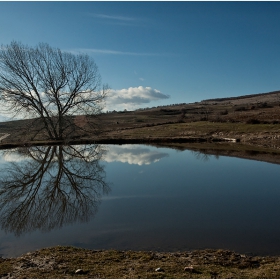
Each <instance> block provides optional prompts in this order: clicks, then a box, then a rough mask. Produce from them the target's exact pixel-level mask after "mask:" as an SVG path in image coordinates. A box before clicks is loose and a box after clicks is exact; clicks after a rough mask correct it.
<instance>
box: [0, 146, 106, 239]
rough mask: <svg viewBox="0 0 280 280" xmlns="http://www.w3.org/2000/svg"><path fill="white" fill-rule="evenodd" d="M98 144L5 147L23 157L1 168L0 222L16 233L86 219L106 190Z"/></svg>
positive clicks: (100, 149) (45, 229) (45, 228)
mask: <svg viewBox="0 0 280 280" xmlns="http://www.w3.org/2000/svg"><path fill="white" fill-rule="evenodd" d="M102 151H103V150H102V147H101V146H100V145H79V146H78V145H77V146H45V147H30V148H19V149H17V150H13V151H6V152H5V155H6V156H7V155H9V156H11V153H15V152H16V153H17V155H18V156H20V157H21V158H22V157H23V158H24V160H22V161H19V162H13V163H10V164H9V165H8V167H7V168H5V169H4V170H2V172H1V173H2V174H1V179H0V184H1V189H0V201H1V210H0V215H1V217H0V223H1V226H2V228H3V229H4V230H5V231H10V232H14V233H15V234H16V235H18V236H19V235H21V234H24V233H26V232H31V231H33V230H37V229H39V230H42V231H48V230H51V229H54V228H58V227H62V226H63V225H66V224H70V223H73V222H76V221H81V222H86V221H88V220H89V219H90V217H93V216H94V215H95V213H96V212H97V210H98V205H99V203H100V200H101V196H102V194H107V193H108V192H109V191H110V188H109V186H108V184H107V183H106V182H105V171H104V169H103V167H102V166H101V165H100V164H99V160H100V158H101V156H102Z"/></svg>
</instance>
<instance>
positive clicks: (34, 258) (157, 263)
mask: <svg viewBox="0 0 280 280" xmlns="http://www.w3.org/2000/svg"><path fill="white" fill-rule="evenodd" d="M0 275H1V277H2V278H107V279H108V278H134V279H135V278H280V257H256V256H254V257H252V256H247V255H240V254H237V253H234V252H231V251H226V250H200V251H192V252H183V253H158V252H135V251H114V250H107V251H92V250H86V249H79V248H74V247H61V246H58V247H52V248H46V249H42V250H39V251H35V252H33V253H28V254H26V255H23V256H22V257H19V258H15V259H2V260H1V263H0Z"/></svg>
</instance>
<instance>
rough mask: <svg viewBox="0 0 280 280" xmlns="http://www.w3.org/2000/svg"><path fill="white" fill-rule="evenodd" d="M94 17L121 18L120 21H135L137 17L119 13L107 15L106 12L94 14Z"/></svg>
mask: <svg viewBox="0 0 280 280" xmlns="http://www.w3.org/2000/svg"><path fill="white" fill-rule="evenodd" d="M92 15H93V16H94V17H97V18H103V19H112V20H119V21H134V20H136V19H135V18H132V17H125V16H119V15H105V14H92Z"/></svg>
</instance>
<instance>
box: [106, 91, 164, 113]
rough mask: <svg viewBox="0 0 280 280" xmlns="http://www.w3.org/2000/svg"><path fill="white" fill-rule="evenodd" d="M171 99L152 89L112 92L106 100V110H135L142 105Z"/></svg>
mask: <svg viewBox="0 0 280 280" xmlns="http://www.w3.org/2000/svg"><path fill="white" fill-rule="evenodd" d="M167 98H169V96H168V95H166V94H163V93H161V92H160V91H159V90H157V89H153V88H151V87H143V86H139V87H130V88H128V89H120V90H110V92H109V94H108V96H107V99H106V109H107V110H112V109H115V110H116V108H123V109H134V108H136V107H139V106H140V105H143V104H147V103H150V102H152V101H159V100H162V99H167Z"/></svg>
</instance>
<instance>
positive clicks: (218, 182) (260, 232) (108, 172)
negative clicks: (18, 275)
mask: <svg viewBox="0 0 280 280" xmlns="http://www.w3.org/2000/svg"><path fill="white" fill-rule="evenodd" d="M0 171H1V174H0V175H1V179H0V184H1V189H0V199H1V209H0V210H1V212H0V226H1V231H0V242H1V243H0V254H1V255H2V256H4V257H14V256H19V255H21V254H23V253H26V252H28V251H33V250H36V249H41V248H43V247H50V246H56V245H63V246H64V245H65V246H66V245H72V246H77V247H83V248H88V249H117V250H156V251H185V250H194V249H204V248H212V249H218V248H220V249H229V250H234V251H236V252H238V253H252V254H259V255H274V254H280V223H279V205H280V184H279V174H280V165H277V164H272V163H267V162H260V161H253V160H247V159H240V158H234V157H226V156H217V155H216V156H214V155H206V154H203V153H201V152H194V151H191V150H184V151H179V150H175V149H169V148H157V147H154V146H145V145H106V146H105V145H79V146H67V147H64V146H52V147H33V148H19V149H15V150H5V151H1V154H0Z"/></svg>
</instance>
